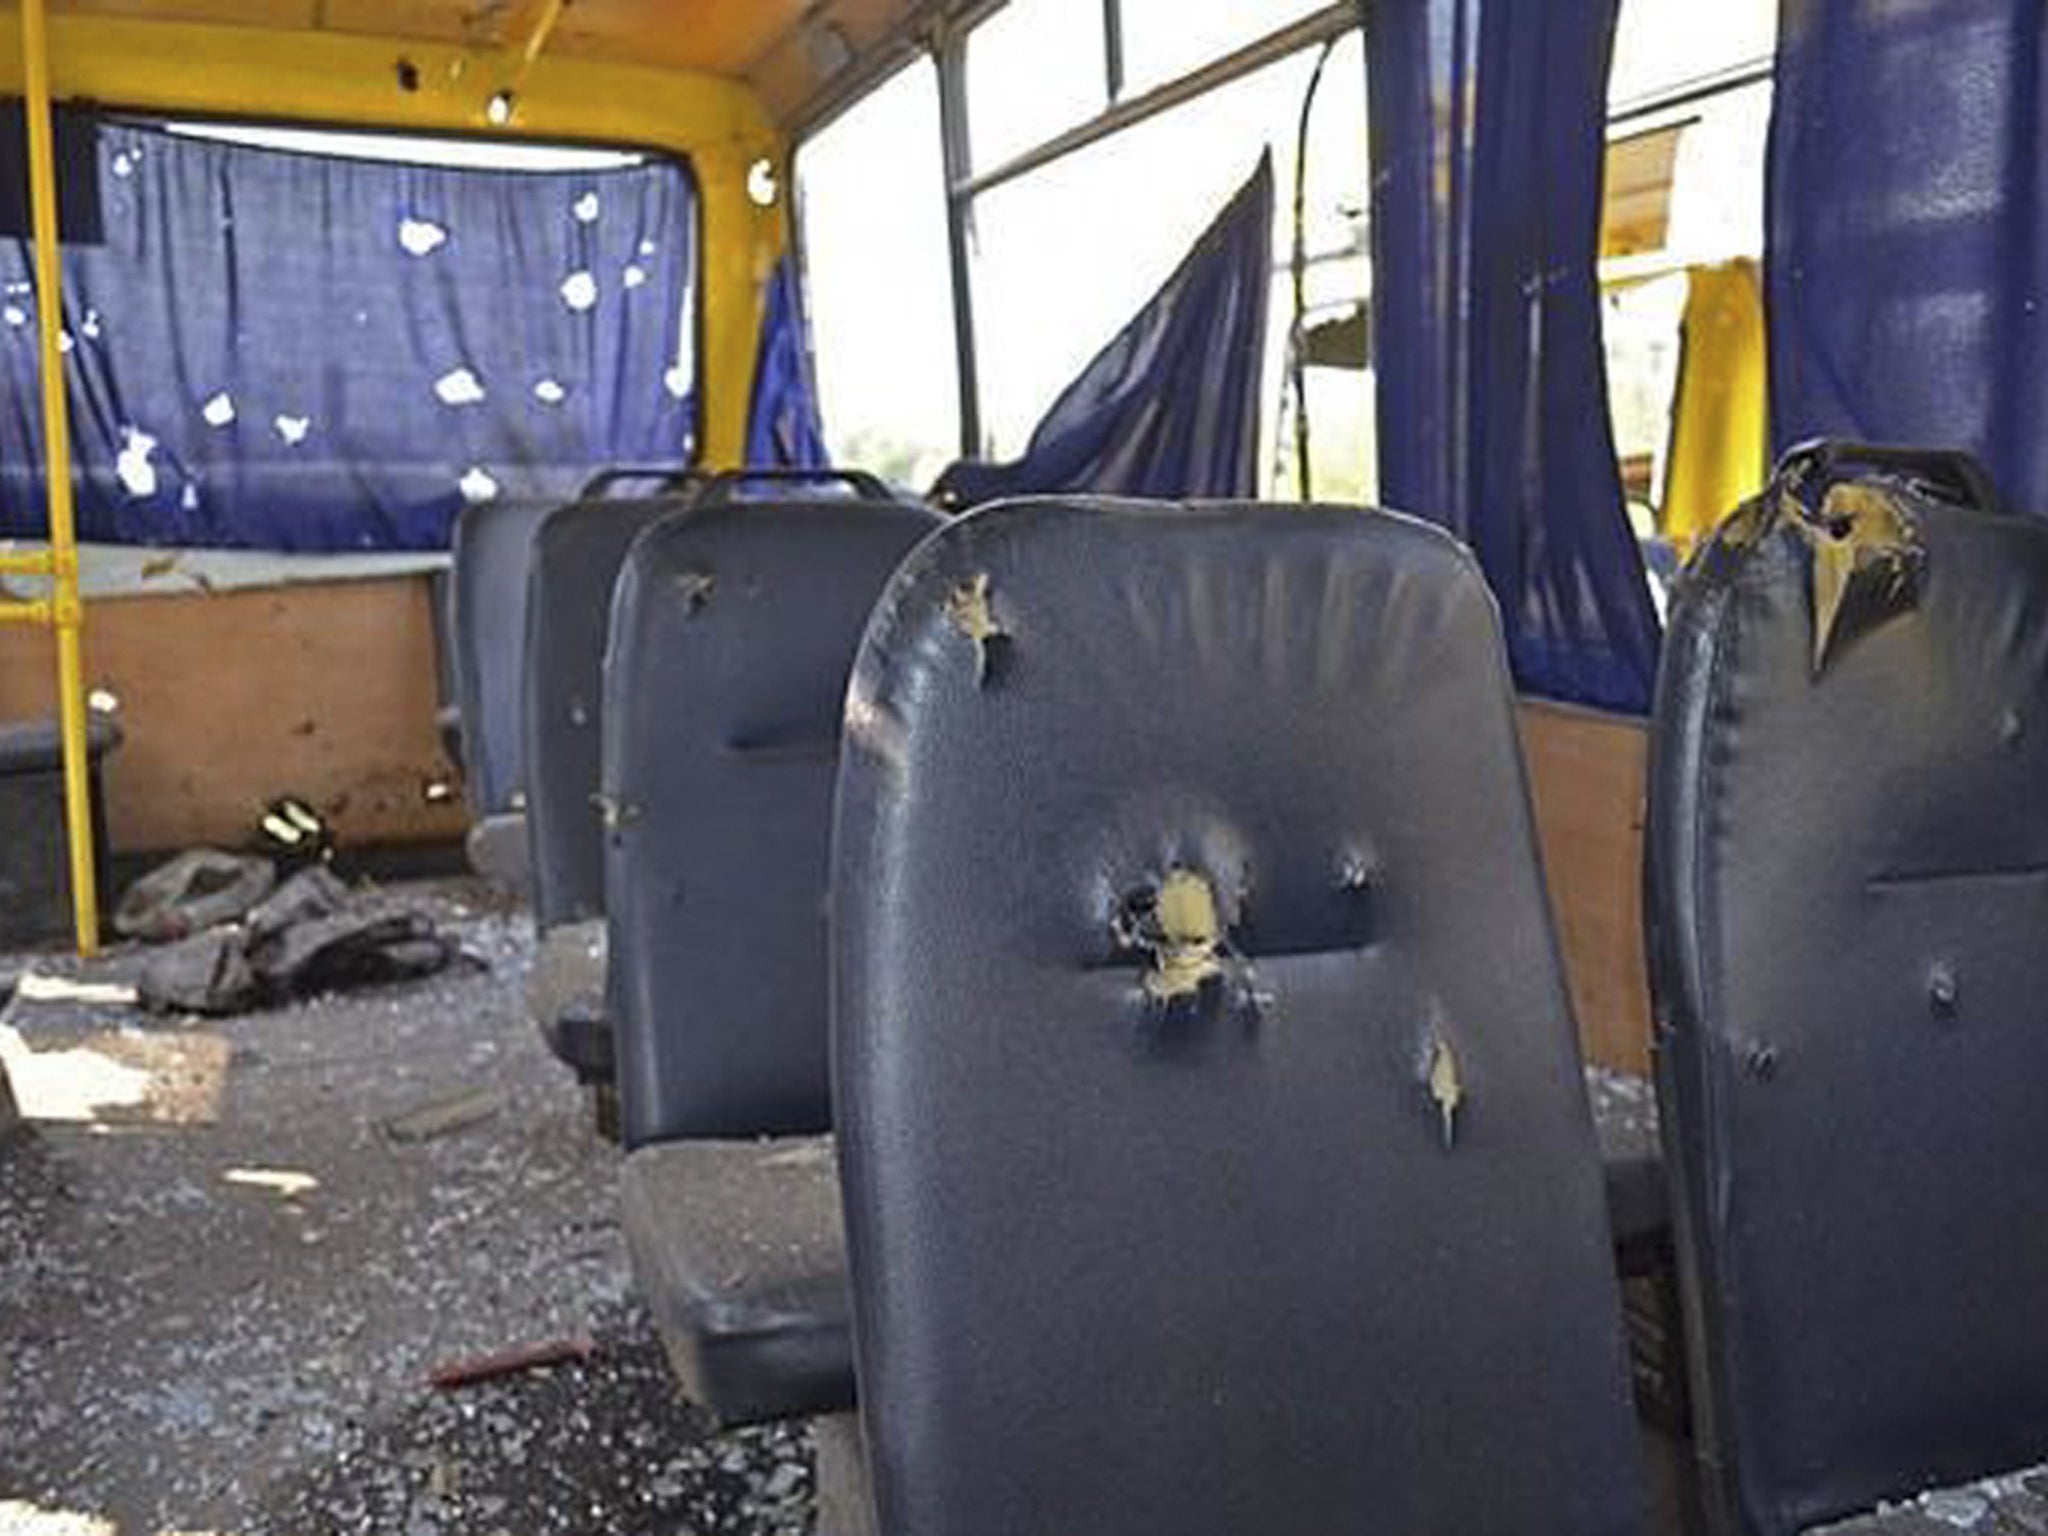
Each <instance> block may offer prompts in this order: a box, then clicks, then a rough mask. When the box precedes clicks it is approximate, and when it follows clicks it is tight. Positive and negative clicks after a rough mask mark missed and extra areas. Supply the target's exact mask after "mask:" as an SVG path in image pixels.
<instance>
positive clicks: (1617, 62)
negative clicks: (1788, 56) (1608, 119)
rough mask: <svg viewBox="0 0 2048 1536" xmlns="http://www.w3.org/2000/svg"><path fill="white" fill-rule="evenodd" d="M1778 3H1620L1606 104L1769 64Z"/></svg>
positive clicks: (1755, 0) (1634, 0)
mask: <svg viewBox="0 0 2048 1536" xmlns="http://www.w3.org/2000/svg"><path fill="white" fill-rule="evenodd" d="M1777 32H1778V0H1722V3H1721V4H1718V5H1701V4H1700V3H1699V0H1621V10H1620V14H1619V15H1618V16H1617V17H1616V19H1615V25H1614V62H1613V64H1612V65H1611V66H1610V67H1609V69H1608V72H1607V99H1608V102H1609V103H1610V104H1611V105H1613V106H1615V107H1622V106H1625V105H1627V104H1628V103H1631V102H1637V101H1642V100H1644V99H1646V98H1649V97H1653V96H1657V95H1661V94H1663V93H1665V92H1669V91H1673V90H1676V89H1679V88H1682V87H1685V86H1687V85H1690V84H1693V83H1695V82H1697V81H1701V80H1704V79H1708V78H1710V77H1712V76H1715V75H1719V74H1723V73H1726V72H1729V71H1736V70H1741V69H1743V68H1744V67H1745V66H1748V65H1754V64H1757V63H1759V62H1768V61H1769V59H1770V57H1771V51H1772V48H1773V46H1774V44H1775V43H1776V41H1777Z"/></svg>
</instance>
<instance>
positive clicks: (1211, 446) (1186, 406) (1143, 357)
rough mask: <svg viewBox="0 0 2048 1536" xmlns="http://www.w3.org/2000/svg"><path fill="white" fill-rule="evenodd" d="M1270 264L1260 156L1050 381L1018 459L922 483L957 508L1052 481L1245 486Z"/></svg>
mask: <svg viewBox="0 0 2048 1536" xmlns="http://www.w3.org/2000/svg"><path fill="white" fill-rule="evenodd" d="M1272 266H1273V165H1272V157H1271V156H1270V155H1268V156H1265V157H1263V158H1262V159H1261V160H1260V161H1259V166H1258V169H1257V170H1256V171H1255V172H1254V173H1253V175H1252V178H1251V180H1250V181H1248V182H1246V183H1245V185H1244V187H1243V189H1242V190H1241V191H1239V192H1238V193H1237V195H1236V196H1234V197H1233V198H1231V200H1230V203H1229V205H1228V206H1227V207H1225V208H1224V210H1223V212H1222V213H1221V214H1220V215H1219V216H1218V217H1217V219H1216V222H1215V223H1213V224H1211V225H1210V226H1209V228H1208V230H1207V231H1205V232H1204V233H1203V235H1202V237H1201V239H1199V240H1198V241H1196V242H1195V247H1194V249H1193V250H1192V251H1190V252H1189V253H1188V255H1187V256H1186V258H1185V259H1184V260H1183V261H1182V262H1181V264H1180V266H1179V268H1178V269H1176V270H1175V272H1174V274H1173V275H1172V276H1171V277H1169V278H1168V279H1167V280H1166V285H1165V286H1164V287H1162V288H1161V289H1160V290H1159V292H1158V293H1157V294H1155V295H1154V296H1153V297H1152V299H1151V300H1150V301H1149V302H1148V303H1147V304H1146V305H1145V307H1144V308H1143V309H1142V310H1140V311H1139V312H1138V314H1137V317H1136V318H1135V319H1133V320H1132V321H1131V322H1130V324H1129V325H1127V326H1125V327H1124V329H1123V330H1122V331H1121V332H1120V333H1118V335H1117V337H1116V338H1115V340H1113V341H1111V342H1110V344H1109V345H1108V346H1106V347H1105V348H1103V349H1102V351H1101V352H1100V353H1098V354H1097V355H1096V357H1095V359H1094V361H1092V362H1090V363H1089V364H1088V366H1087V367H1086V368H1084V369H1082V371H1081V373H1080V375H1079V376H1078V377H1077V378H1075V379H1074V381H1073V382H1072V383H1071V384H1069V385H1068V386H1067V387H1066V389H1065V390H1063V391H1062V392H1061V394H1060V396H1059V398H1058V399H1057V400H1055V401H1054V402H1053V405H1052V409H1051V410H1049V411H1047V412H1046V414H1045V418H1044V419H1043V420H1042V421H1040V422H1039V424H1038V427H1037V429H1036V430H1035V431H1034V432H1033V433H1032V434H1031V441H1030V442H1029V443H1028V444H1027V445H1026V446H1025V449H1024V454H1023V457H1021V458H1019V459H1016V460H1014V461H1013V462H1011V463H1008V464H983V463H977V462H974V461H971V460H970V461H965V462H962V463H959V464H955V465H953V466H952V467H951V468H950V469H948V470H947V471H946V472H945V473H944V474H943V475H941V476H940V477H939V482H938V484H937V485H936V486H934V487H933V488H932V494H933V495H934V496H935V497H943V498H945V499H946V500H948V501H952V502H957V503H958V504H960V505H963V506H977V505H979V504H980V503H982V502H985V501H993V500H995V499H996V498H997V497H1001V496H1023V495H1032V494H1042V493H1051V492H1057V491H1092V492H1098V493H1101V494H1104V495H1118V496H1163V497H1178V496H1220V497H1246V496H1252V495H1255V494H1256V493H1257V489H1258V464H1257V460H1258V451H1259V380H1260V374H1261V370H1262V367H1263V365H1264V362H1265V338H1266V307H1267V304H1268V303H1269V301H1270V296H1271V292H1272Z"/></svg>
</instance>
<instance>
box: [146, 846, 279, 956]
mask: <svg viewBox="0 0 2048 1536" xmlns="http://www.w3.org/2000/svg"><path fill="white" fill-rule="evenodd" d="M275 884H277V867H276V866H275V865H274V864H272V863H271V862H270V860H268V859H257V858H248V857H245V856H243V855H241V854H235V853H222V852H221V851H220V850H219V849H217V848H194V849H192V850H191V851H190V852H188V853H181V854H179V855H178V856H177V857H176V858H174V859H172V860H171V861H170V862H169V863H167V864H161V865H159V866H157V867H156V868H155V869H153V870H151V871H150V872H149V873H148V874H146V875H144V876H143V877H142V878H141V879H139V880H137V881H136V882H135V883H134V884H133V885H131V886H129V887H128V889H127V890H126V891H124V892H123V893H122V895H121V902H120V905H118V906H117V907H115V908H114V931H115V932H116V933H118V934H120V935H121V937H122V938H124V939H141V940H143V941H144V942H145V943H150V944H167V943H169V942H171V941H172V940H174V939H183V938H188V937H190V936H191V935H192V934H195V933H198V932H200V931H202V930H203V929H207V928H212V927H214V926H216V925H217V924H220V923H231V922H233V921H235V919H237V918H239V917H241V916H242V915H243V914H244V913H245V912H247V911H248V910H249V909H250V908H251V907H253V906H255V905H256V903H257V902H259V901H261V900H262V899H263V898H264V897H266V896H268V895H269V894H270V889H271V887H272V886H274V885H275Z"/></svg>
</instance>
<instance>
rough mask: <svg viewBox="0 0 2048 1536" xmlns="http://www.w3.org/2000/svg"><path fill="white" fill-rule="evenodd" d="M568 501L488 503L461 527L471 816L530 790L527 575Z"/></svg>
mask: <svg viewBox="0 0 2048 1536" xmlns="http://www.w3.org/2000/svg"><path fill="white" fill-rule="evenodd" d="M560 505H561V503H560V501H558V500H556V501H540V500H515V499H508V500H504V501H489V502H483V503H481V504H479V505H476V506H472V507H465V508H464V509H463V511H462V515H461V516H460V517H458V518H457V519H456V522H455V544H454V557H453V560H452V562H451V579H450V587H449V614H448V629H449V638H450V641H451V649H452V650H453V652H454V667H453V671H454V682H455V707H456V709H457V711H458V712H459V713H460V715H461V717H462V758H463V763H462V767H463V776H464V780H465V782H466V784H467V787H468V792H469V803H470V810H471V813H472V814H474V815H476V816H479V817H482V816H492V815H496V814H498V813H499V812H502V811H507V810H510V809H512V807H513V805H514V803H515V799H516V797H517V796H518V795H519V794H521V793H522V792H523V790H524V784H523V782H522V780H523V778H524V769H523V759H524V758H525V755H526V753H525V738H524V731H523V728H522V727H521V725H520V710H521V709H522V708H523V707H524V706H523V703H522V689H523V679H524V677H525V655H526V574H527V569H528V567H529V566H530V565H531V563H532V559H533V536H534V533H535V531H536V530H537V529H538V528H539V527H540V524H541V519H543V518H544V517H546V516H547V515H548V513H550V512H552V511H553V510H554V509H555V508H556V507H558V506H560Z"/></svg>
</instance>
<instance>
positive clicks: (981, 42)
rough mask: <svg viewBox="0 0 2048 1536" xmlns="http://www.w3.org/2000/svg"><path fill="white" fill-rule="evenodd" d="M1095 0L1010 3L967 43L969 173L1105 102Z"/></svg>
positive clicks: (1099, 13)
mask: <svg viewBox="0 0 2048 1536" xmlns="http://www.w3.org/2000/svg"><path fill="white" fill-rule="evenodd" d="M1104 55H1105V49H1104V45H1103V33H1102V0H1010V3H1009V4H1008V5H1005V6H1004V7H1003V8H1002V9H1001V10H999V11H997V12H996V13H995V14H994V15H993V16H991V17H989V19H988V20H987V21H985V22H983V23H982V24H981V25H980V26H978V27H976V28H975V29H974V31H973V32H972V33H970V34H969V35H968V39H967V113H968V135H969V139H970V141H971V142H972V145H973V152H974V164H975V168H976V169H977V170H987V169H989V168H991V167H993V166H997V165H1000V164H1002V162H1003V161H1005V160H1007V159H1009V158H1010V157H1011V156H1012V155H1015V154H1018V153H1020V152H1021V151H1023V150H1027V149H1030V148H1031V147H1032V146H1033V145H1035V144H1038V143H1040V142H1042V141H1043V140H1045V139H1049V138H1051V137H1052V136H1053V135H1054V134H1056V133H1058V132H1060V131H1061V130H1062V129H1065V128H1071V127H1073V126H1074V125H1075V124H1076V123H1080V122H1085V121H1086V120H1087V119H1089V118H1091V117H1093V116H1094V115H1095V114H1096V113H1098V112H1100V111H1101V110H1102V109H1103V108H1104V107H1105V106H1107V105H1108V103H1109V74H1108V65H1107V63H1106V62H1105V57H1104Z"/></svg>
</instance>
